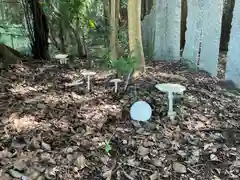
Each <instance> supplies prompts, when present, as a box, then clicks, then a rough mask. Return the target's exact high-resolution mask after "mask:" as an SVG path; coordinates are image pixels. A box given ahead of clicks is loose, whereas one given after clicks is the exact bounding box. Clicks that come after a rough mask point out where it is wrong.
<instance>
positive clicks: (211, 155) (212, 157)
mask: <svg viewBox="0 0 240 180" xmlns="http://www.w3.org/2000/svg"><path fill="white" fill-rule="evenodd" d="M210 159H211V160H212V161H218V157H217V156H216V155H215V154H210Z"/></svg>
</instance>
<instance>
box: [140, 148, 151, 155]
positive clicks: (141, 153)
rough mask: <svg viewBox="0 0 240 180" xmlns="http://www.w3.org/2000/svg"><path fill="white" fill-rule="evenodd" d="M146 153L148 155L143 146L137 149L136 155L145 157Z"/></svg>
mask: <svg viewBox="0 0 240 180" xmlns="http://www.w3.org/2000/svg"><path fill="white" fill-rule="evenodd" d="M148 153H149V148H145V147H143V146H139V147H138V154H140V155H141V156H145V155H147V154H148Z"/></svg>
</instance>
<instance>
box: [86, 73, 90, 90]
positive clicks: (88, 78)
mask: <svg viewBox="0 0 240 180" xmlns="http://www.w3.org/2000/svg"><path fill="white" fill-rule="evenodd" d="M87 89H88V91H90V76H89V75H88V77H87Z"/></svg>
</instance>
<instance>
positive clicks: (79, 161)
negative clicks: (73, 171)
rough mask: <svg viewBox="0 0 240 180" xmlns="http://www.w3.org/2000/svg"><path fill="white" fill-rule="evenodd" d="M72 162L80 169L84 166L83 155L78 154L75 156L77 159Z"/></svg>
mask: <svg viewBox="0 0 240 180" xmlns="http://www.w3.org/2000/svg"><path fill="white" fill-rule="evenodd" d="M74 164H75V166H77V167H78V168H80V169H83V168H85V167H86V159H85V157H84V156H83V155H82V154H80V155H79V156H78V157H77V159H76V161H75V163H74Z"/></svg>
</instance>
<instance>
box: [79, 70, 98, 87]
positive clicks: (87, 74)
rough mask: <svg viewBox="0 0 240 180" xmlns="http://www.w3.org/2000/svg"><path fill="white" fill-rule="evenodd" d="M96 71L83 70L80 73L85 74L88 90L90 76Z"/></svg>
mask: <svg viewBox="0 0 240 180" xmlns="http://www.w3.org/2000/svg"><path fill="white" fill-rule="evenodd" d="M95 74H96V72H92V71H84V72H82V75H84V76H87V89H88V91H90V76H94V75H95Z"/></svg>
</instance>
